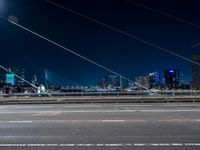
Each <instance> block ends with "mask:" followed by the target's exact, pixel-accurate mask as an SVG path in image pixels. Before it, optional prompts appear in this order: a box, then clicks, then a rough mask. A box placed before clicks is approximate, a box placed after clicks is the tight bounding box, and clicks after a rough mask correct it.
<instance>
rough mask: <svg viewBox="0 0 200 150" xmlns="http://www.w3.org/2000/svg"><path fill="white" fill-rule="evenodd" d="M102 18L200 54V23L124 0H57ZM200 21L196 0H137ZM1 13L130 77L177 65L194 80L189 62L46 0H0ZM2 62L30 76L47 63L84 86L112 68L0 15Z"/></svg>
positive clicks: (179, 49)
mask: <svg viewBox="0 0 200 150" xmlns="http://www.w3.org/2000/svg"><path fill="white" fill-rule="evenodd" d="M54 1H55V2H56V3H58V4H61V5H63V6H66V7H67V8H70V9H73V10H75V11H78V12H80V13H82V14H85V15H87V16H89V17H92V18H95V19H96V20H99V21H101V22H104V23H106V24H109V25H111V26H113V27H116V28H119V29H121V30H123V31H125V32H128V33H130V34H133V35H135V36H138V37H140V38H142V39H144V40H146V41H149V42H152V43H154V44H157V45H159V46H161V47H163V48H167V49H170V50H173V51H174V52H175V53H178V54H181V55H183V56H185V57H188V58H191V56H192V55H193V54H199V53H200V47H196V48H191V46H192V45H194V44H197V43H198V42H200V28H198V27H195V26H192V25H189V24H186V23H182V22H179V21H177V20H173V19H171V18H168V17H166V16H163V15H160V14H157V13H155V12H151V11H149V10H146V9H144V8H141V7H138V6H135V5H131V4H130V3H127V2H126V1H125V0H54ZM134 1H135V2H138V3H141V4H144V5H146V6H149V7H152V8H155V9H158V10H161V11H164V12H167V13H169V14H171V15H173V16H176V17H179V18H182V19H185V20H188V21H190V22H192V23H195V24H199V25H200V19H199V18H200V2H198V1H197V0H185V1H184V0H165V1H164V0H162V1H161V0H134ZM0 14H1V15H2V16H6V17H8V16H10V15H14V16H16V17H17V18H18V19H19V22H18V23H19V24H21V25H23V26H25V27H27V28H29V29H31V30H33V31H35V32H37V33H39V34H41V35H44V36H46V37H48V38H50V39H51V40H54V41H55V42H58V43H59V44H61V45H63V46H65V47H67V48H70V49H71V50H73V51H75V52H77V53H80V54H81V55H84V56H86V57H88V58H90V59H92V60H94V61H96V62H98V63H100V64H102V65H104V66H106V67H108V68H111V69H112V70H114V71H116V72H119V73H121V74H122V75H124V76H127V77H129V78H130V79H133V80H134V79H135V77H136V76H139V75H143V74H146V73H148V72H152V71H154V70H160V71H163V70H164V69H167V68H178V69H180V71H181V78H182V79H183V80H186V81H190V80H191V63H189V62H187V61H185V60H181V59H180V58H177V57H175V56H173V55H170V54H167V53H165V52H162V51H160V50H159V49H156V48H153V47H151V46H149V45H145V44H144V43H141V42H139V41H137V40H134V39H131V38H129V37H127V36H124V35H122V34H120V33H117V32H114V31H112V30H110V29H107V28H105V27H103V26H101V25H98V24H96V23H94V22H91V21H89V20H86V19H84V18H81V17H80V16H77V15H74V14H72V13H70V12H67V11H65V10H63V9H61V8H58V7H55V6H53V5H51V4H49V3H47V2H45V0H0ZM0 35H1V36H0V50H1V59H0V62H1V64H2V65H4V66H6V67H9V66H18V67H20V68H25V69H26V74H27V79H29V80H30V78H31V76H32V75H33V74H37V75H38V76H39V77H40V78H42V76H43V70H44V69H45V68H46V69H48V70H50V71H51V72H54V73H56V74H58V75H59V76H62V77H64V78H66V79H69V80H72V81H74V82H77V83H79V84H81V85H94V84H96V83H97V81H98V80H100V78H102V77H103V76H104V75H109V74H110V73H108V72H106V71H104V70H102V69H100V68H98V67H96V66H94V65H93V64H90V63H88V62H86V61H85V60H82V59H80V58H78V57H77V56H74V55H72V54H70V53H68V52H67V51H65V50H63V49H61V48H58V47H56V46H54V45H52V44H50V43H48V42H46V41H44V40H42V39H39V38H38V37H36V36H34V35H32V34H30V33H28V32H26V31H23V30H22V29H20V28H18V27H16V26H14V25H12V24H10V23H8V22H6V21H5V20H0Z"/></svg>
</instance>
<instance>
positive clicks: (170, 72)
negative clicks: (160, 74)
mask: <svg viewBox="0 0 200 150" xmlns="http://www.w3.org/2000/svg"><path fill="white" fill-rule="evenodd" d="M179 82H180V72H179V70H178V69H167V70H164V83H165V87H166V88H169V89H177V88H179Z"/></svg>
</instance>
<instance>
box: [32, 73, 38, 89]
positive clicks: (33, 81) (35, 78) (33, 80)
mask: <svg viewBox="0 0 200 150" xmlns="http://www.w3.org/2000/svg"><path fill="white" fill-rule="evenodd" d="M32 84H33V85H35V86H39V83H38V78H37V76H36V75H34V76H33V77H32Z"/></svg>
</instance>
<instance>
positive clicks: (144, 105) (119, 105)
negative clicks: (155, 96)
mask: <svg viewBox="0 0 200 150" xmlns="http://www.w3.org/2000/svg"><path fill="white" fill-rule="evenodd" d="M114 107H153V105H114Z"/></svg>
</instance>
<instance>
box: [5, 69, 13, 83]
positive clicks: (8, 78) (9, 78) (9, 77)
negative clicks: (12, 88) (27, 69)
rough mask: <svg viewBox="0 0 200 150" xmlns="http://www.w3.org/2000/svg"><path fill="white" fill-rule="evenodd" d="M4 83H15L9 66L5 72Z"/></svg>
mask: <svg viewBox="0 0 200 150" xmlns="http://www.w3.org/2000/svg"><path fill="white" fill-rule="evenodd" d="M5 83H6V84H8V85H15V75H14V73H13V72H12V70H11V69H10V68H8V71H7V72H6V80H5Z"/></svg>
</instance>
